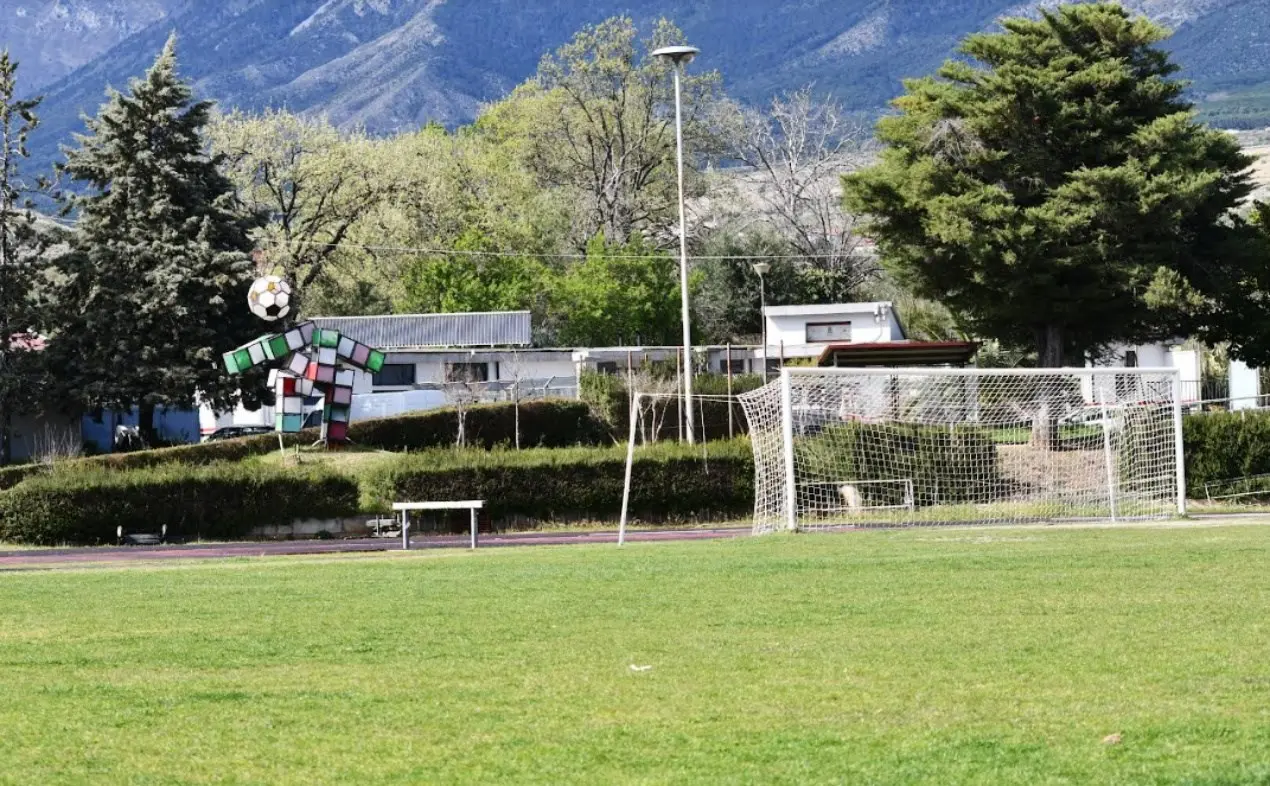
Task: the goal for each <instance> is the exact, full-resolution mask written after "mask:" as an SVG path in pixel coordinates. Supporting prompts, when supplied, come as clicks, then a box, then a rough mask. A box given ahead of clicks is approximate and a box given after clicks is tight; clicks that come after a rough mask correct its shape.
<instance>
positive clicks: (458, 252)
mask: <svg viewBox="0 0 1270 786" xmlns="http://www.w3.org/2000/svg"><path fill="white" fill-rule="evenodd" d="M272 245H273V246H275V247H283V246H287V245H292V246H296V245H298V246H313V247H318V248H351V249H356V250H358V251H381V252H389V253H400V254H423V255H427V256H467V257H512V258H516V259H572V260H580V259H586V258H587V255H586V254H580V253H573V254H536V253H530V252H527V251H472V250H467V249H453V248H428V247H423V246H380V245H367V244H362V243H349V242H340V243H323V242H319V241H306V240H294V241H290V242H289V243H288V242H287V241H281V240H275V241H274V242H273V243H272ZM857 255H859V256H863V254H860V252H858V251H850V252H843V253H838V254H700V255H695V256H694V255H689V259H695V260H698V261H707V262H728V261H740V260H749V259H774V260H783V259H841V258H842V257H847V256H857ZM606 256H607V257H608V258H609V259H671V258H672V257H671V256H670V255H668V254H608V255H606Z"/></svg>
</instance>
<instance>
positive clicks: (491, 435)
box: [0, 400, 609, 491]
mask: <svg viewBox="0 0 1270 786" xmlns="http://www.w3.org/2000/svg"><path fill="white" fill-rule="evenodd" d="M466 432H467V444H468V445H469V446H475V447H481V448H485V449H487V450H488V449H489V448H492V447H495V446H497V445H514V444H515V440H516V407H515V405H514V404H511V403H501V404H482V405H477V406H473V407H471V408H469V409H468V411H467V415H466ZM457 437H458V413H457V411H456V410H454V409H435V410H429V411H427V412H416V413H411V414H406V415H399V416H397V417H391V418H377V419H372V420H362V421H356V422H354V423H353V425H352V428H350V429H349V438H350V439H352V440H353V442H354V443H356V444H357V445H359V446H361V447H367V448H373V449H377V450H392V451H407V450H423V449H426V448H433V447H443V446H449V445H453V444H454V443H455V442H456V440H457ZM317 439H318V432H317V431H316V430H310V431H305V432H302V433H300V434H285V435H283V443H284V444H285V445H286V446H287V447H294V446H296V445H309V444H312V443H313V442H315V441H316V440H317ZM608 442H609V437H608V433H607V430H606V428H605V427H604V425H603V424H602V423H600V422H599V421H597V420H596V419H595V418H594V417H593V416H592V414H591V410H590V409H589V408H588V407H587V406H586V405H585V404H582V403H580V402H577V401H564V400H543V401H529V402H524V403H522V404H521V405H520V444H521V446H522V447H567V446H572V445H599V444H607V443H608ZM277 449H278V435H277V434H261V435H259V436H254V437H242V438H239V439H228V440H221V441H218V442H204V443H201V444H198V445H180V446H178V447H173V448H157V449H154V450H140V451H136V452H134V453H114V454H110V455H105V456H93V457H91V458H81V459H73V460H70V461H66V462H63V464H62V465H61V466H64V467H68V468H69V467H73V468H77V469H81V470H94V469H101V470H137V469H151V468H154V467H165V466H170V465H175V464H181V465H186V466H205V465H209V464H218V463H223V462H237V461H242V460H243V459H246V458H250V457H252V456H260V455H264V454H267V453H272V452H273V451H275V450H277ZM50 469H51V468H50V467H49V466H48V465H45V464H24V465H20V466H16V467H3V468H0V491H3V490H4V489H8V488H13V487H14V486H17V485H18V484H19V483H22V482H23V481H25V480H26V479H28V478H30V477H34V476H36V475H43V474H46V473H48V472H49V471H50Z"/></svg>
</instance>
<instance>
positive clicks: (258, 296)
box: [247, 276, 291, 322]
mask: <svg viewBox="0 0 1270 786" xmlns="http://www.w3.org/2000/svg"><path fill="white" fill-rule="evenodd" d="M247 306H248V307H249V308H250V309H251V313H253V314H255V315H256V316H258V317H260V318H261V319H263V320H265V321H266V322H276V321H278V320H279V319H282V318H283V317H285V316H286V315H287V314H290V313H291V285H290V284H288V283H287V282H286V281H283V280H282V279H281V278H279V277H277V276H262V277H260V278H258V279H256V280H255V281H254V282H252V285H251V289H250V290H248V292H247Z"/></svg>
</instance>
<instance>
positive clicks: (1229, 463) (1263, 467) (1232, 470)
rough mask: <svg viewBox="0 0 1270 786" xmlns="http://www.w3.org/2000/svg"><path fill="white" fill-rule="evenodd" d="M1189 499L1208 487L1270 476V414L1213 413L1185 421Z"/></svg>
mask: <svg viewBox="0 0 1270 786" xmlns="http://www.w3.org/2000/svg"><path fill="white" fill-rule="evenodd" d="M1182 444H1183V446H1184V449H1185V454H1186V487H1187V491H1188V493H1189V496H1191V497H1192V498H1202V497H1203V496H1204V485H1205V484H1207V483H1216V482H1219V481H1227V480H1231V479H1234V478H1242V477H1246V476H1249V475H1265V474H1270V412H1265V411H1245V412H1212V413H1209V414H1204V415H1191V416H1189V417H1187V418H1185V419H1184V420H1183V421H1182Z"/></svg>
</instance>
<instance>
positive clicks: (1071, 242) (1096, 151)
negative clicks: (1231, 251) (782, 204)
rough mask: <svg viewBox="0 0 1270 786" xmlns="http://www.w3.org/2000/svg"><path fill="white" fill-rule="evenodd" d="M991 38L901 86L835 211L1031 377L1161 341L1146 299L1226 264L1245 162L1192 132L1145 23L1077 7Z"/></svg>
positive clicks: (1160, 327)
mask: <svg viewBox="0 0 1270 786" xmlns="http://www.w3.org/2000/svg"><path fill="white" fill-rule="evenodd" d="M1002 26H1003V27H1004V28H1005V30H1004V32H1002V33H985V34H978V35H972V36H970V37H969V38H967V39H966V40H965V42H964V43H963V44H962V45H961V53H962V54H963V55H965V56H966V57H967V58H969V59H970V60H973V61H977V62H968V61H967V60H953V61H949V62H948V63H946V64H945V65H944V66H943V68H941V69H940V71H939V74H938V77H927V78H924V79H916V80H911V81H909V82H907V83H906V85H905V87H906V94H905V95H903V96H901V97H900V98H899V99H897V100H896V101H895V106H896V108H897V109H898V110H899V111H898V113H897V114H896V115H894V116H892V117H888V118H885V119H883V120H882V121H880V122H879V124H878V137H879V138H880V139H881V141H883V142H884V143H886V145H887V146H888V149H887V150H886V151H885V153H884V154H883V157H882V160H881V162H880V163H879V164H878V165H877V166H875V167H873V168H871V169H869V170H866V171H863V172H861V173H858V174H856V175H852V176H848V177H846V178H845V186H846V202H847V205H848V207H849V209H851V210H854V211H856V212H861V213H868V214H870V215H872V216H873V217H874V219H873V222H872V227H871V229H870V231H871V233H872V234H873V235H874V237H875V238H876V239H877V241H878V247H879V250H880V252H881V254H882V258H883V261H884V263H885V264H886V265H887V266H888V267H890V269H891V270H892V271H893V272H894V273H895V274H896V276H897V277H898V278H899V279H901V281H903V282H904V283H906V284H909V285H911V286H912V287H913V288H914V289H915V291H916V293H917V294H918V295H920V296H923V297H927V298H932V299H938V300H941V301H942V302H944V303H945V304H947V305H948V306H949V307H950V308H951V309H952V310H953V311H954V312H955V313H956V314H958V316H959V317H960V318H961V320H962V321H963V323H964V325H965V327H966V328H967V329H968V330H969V331H970V332H971V333H973V334H976V335H980V336H984V337H990V338H997V339H1000V340H1002V341H1003V342H1004V343H1006V344H1008V345H1012V346H1016V347H1017V346H1028V345H1031V346H1035V348H1036V350H1037V354H1038V360H1039V363H1040V365H1042V366H1058V365H1062V364H1063V363H1064V362H1068V363H1071V362H1077V363H1079V362H1080V361H1082V360H1083V356H1084V355H1085V354H1086V353H1088V352H1091V351H1096V350H1097V349H1099V348H1100V347H1102V346H1105V345H1106V344H1108V343H1112V342H1117V341H1139V340H1149V339H1153V338H1162V337H1164V336H1167V335H1168V334H1170V333H1172V332H1175V331H1176V330H1178V329H1179V326H1180V325H1181V324H1182V319H1181V317H1182V314H1181V312H1180V311H1179V310H1178V309H1176V308H1173V307H1172V306H1170V305H1169V304H1168V303H1167V302H1166V301H1165V299H1163V298H1152V297H1150V296H1149V293H1150V292H1151V291H1153V290H1159V289H1162V288H1165V285H1168V288H1169V289H1171V290H1172V291H1176V290H1177V289H1178V283H1179V281H1180V282H1181V283H1182V284H1185V283H1187V282H1189V281H1190V280H1191V279H1192V278H1194V277H1195V276H1196V275H1198V274H1199V272H1200V271H1203V270H1205V269H1209V268H1212V267H1220V266H1222V265H1228V264H1231V263H1232V262H1234V261H1235V260H1223V259H1221V258H1220V254H1221V253H1222V252H1221V249H1222V247H1223V245H1225V244H1226V242H1227V235H1228V231H1229V223H1228V222H1227V221H1226V217H1227V216H1228V214H1229V213H1230V212H1231V211H1232V209H1233V208H1235V207H1236V206H1237V205H1238V204H1239V203H1240V201H1241V200H1243V199H1244V198H1245V197H1246V196H1247V195H1248V194H1249V192H1250V187H1249V183H1248V179H1247V176H1246V175H1245V174H1243V172H1244V170H1245V169H1246V168H1247V167H1248V165H1249V163H1250V160H1249V159H1248V158H1247V157H1246V156H1244V155H1243V154H1242V153H1241V152H1240V150H1239V146H1238V145H1237V144H1236V143H1235V141H1234V140H1233V139H1232V138H1231V137H1230V136H1229V135H1227V134H1225V133H1222V132H1219V131H1215V130H1212V129H1209V128H1207V127H1206V126H1204V125H1202V124H1200V123H1197V122H1196V121H1195V119H1194V115H1193V112H1192V107H1191V105H1190V104H1189V103H1188V102H1187V101H1186V100H1185V99H1184V98H1183V91H1184V87H1185V85H1184V83H1183V82H1181V81H1179V80H1177V79H1175V78H1173V75H1174V74H1175V73H1176V71H1177V66H1176V65H1174V64H1173V63H1172V62H1170V60H1169V57H1168V55H1167V53H1166V52H1164V51H1163V50H1162V49H1161V48H1160V47H1159V46H1158V44H1159V42H1160V41H1162V40H1163V39H1164V38H1166V37H1167V35H1168V34H1167V31H1165V30H1164V29H1162V28H1160V27H1158V26H1156V25H1155V24H1153V23H1151V22H1150V21H1148V20H1147V19H1145V18H1142V17H1137V18H1133V17H1131V16H1130V15H1129V14H1128V13H1127V12H1126V11H1124V10H1123V9H1122V8H1121V7H1120V6H1119V5H1115V4H1086V5H1068V6H1062V7H1060V8H1058V9H1056V10H1053V11H1047V10H1042V12H1041V18H1040V19H1038V20H1032V19H1007V20H1004V21H1003V22H1002ZM1241 264H1242V263H1241ZM1262 264H1263V263H1262Z"/></svg>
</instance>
